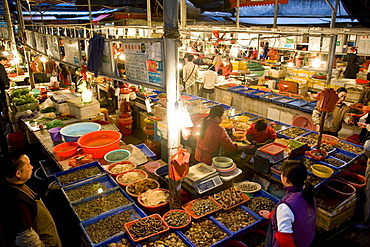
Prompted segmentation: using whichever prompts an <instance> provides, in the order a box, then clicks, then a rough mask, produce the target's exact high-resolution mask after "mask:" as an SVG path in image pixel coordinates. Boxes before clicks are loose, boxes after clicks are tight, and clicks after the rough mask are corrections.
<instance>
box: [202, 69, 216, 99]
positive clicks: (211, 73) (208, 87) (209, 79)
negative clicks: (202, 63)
mask: <svg viewBox="0 0 370 247" xmlns="http://www.w3.org/2000/svg"><path fill="white" fill-rule="evenodd" d="M202 83H203V85H202V88H201V96H202V97H206V98H207V99H209V100H213V98H214V97H213V96H214V92H215V84H216V83H217V73H216V71H215V66H214V65H213V64H211V65H210V66H209V67H208V70H207V71H206V72H204V73H203V78H202Z"/></svg>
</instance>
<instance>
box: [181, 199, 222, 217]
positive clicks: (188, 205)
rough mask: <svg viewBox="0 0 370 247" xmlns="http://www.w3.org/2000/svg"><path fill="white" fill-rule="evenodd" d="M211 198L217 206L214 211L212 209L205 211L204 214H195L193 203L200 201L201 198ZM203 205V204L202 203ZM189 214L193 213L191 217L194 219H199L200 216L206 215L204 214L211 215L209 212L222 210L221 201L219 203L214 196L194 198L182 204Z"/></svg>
mask: <svg viewBox="0 0 370 247" xmlns="http://www.w3.org/2000/svg"><path fill="white" fill-rule="evenodd" d="M207 199H208V200H210V201H211V202H212V203H213V204H215V208H214V209H213V210H212V211H210V212H207V213H205V214H202V215H197V214H195V212H194V211H193V205H194V203H195V202H197V201H200V200H207ZM202 206H203V205H202ZM208 206H209V205H207V207H208ZM181 207H182V208H183V209H184V210H185V211H186V212H187V213H188V214H190V215H191V217H193V218H194V219H199V218H201V217H204V216H206V215H209V214H212V213H214V212H216V211H218V210H220V209H222V206H221V205H220V204H219V203H217V202H216V201H215V200H214V199H213V198H212V197H210V196H208V197H202V198H198V199H195V200H192V201H190V202H187V203H185V204H183V205H182V206H181Z"/></svg>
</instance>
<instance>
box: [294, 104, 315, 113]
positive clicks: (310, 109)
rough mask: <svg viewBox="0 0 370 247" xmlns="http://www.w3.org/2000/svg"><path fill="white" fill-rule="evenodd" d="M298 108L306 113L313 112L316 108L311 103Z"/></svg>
mask: <svg viewBox="0 0 370 247" xmlns="http://www.w3.org/2000/svg"><path fill="white" fill-rule="evenodd" d="M298 109H299V110H300V111H303V112H306V113H312V112H313V110H314V109H315V106H313V105H310V104H305V105H301V106H300V107H299V108H298Z"/></svg>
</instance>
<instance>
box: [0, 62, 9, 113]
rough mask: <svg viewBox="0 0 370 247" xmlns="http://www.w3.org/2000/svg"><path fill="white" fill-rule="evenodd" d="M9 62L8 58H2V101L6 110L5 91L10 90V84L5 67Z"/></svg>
mask: <svg viewBox="0 0 370 247" xmlns="http://www.w3.org/2000/svg"><path fill="white" fill-rule="evenodd" d="M7 62H8V59H7V58H6V57H0V100H1V101H2V102H3V105H4V109H5V108H6V107H7V103H6V95H5V90H6V89H8V88H9V82H10V79H9V78H8V75H7V73H6V70H5V67H4V65H5V64H6V63H7Z"/></svg>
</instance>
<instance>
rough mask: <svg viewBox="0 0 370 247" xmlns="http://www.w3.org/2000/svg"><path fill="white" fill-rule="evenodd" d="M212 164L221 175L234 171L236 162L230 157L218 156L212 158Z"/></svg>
mask: <svg viewBox="0 0 370 247" xmlns="http://www.w3.org/2000/svg"><path fill="white" fill-rule="evenodd" d="M212 166H213V167H214V168H216V170H217V171H218V172H219V173H220V175H221V176H227V175H229V174H230V173H232V172H233V171H234V170H235V168H236V164H235V163H234V161H233V160H232V159H231V158H229V157H221V156H217V157H214V158H213V159H212Z"/></svg>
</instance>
